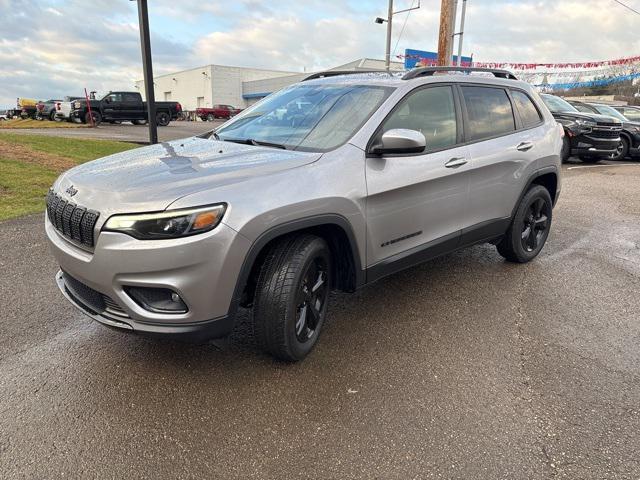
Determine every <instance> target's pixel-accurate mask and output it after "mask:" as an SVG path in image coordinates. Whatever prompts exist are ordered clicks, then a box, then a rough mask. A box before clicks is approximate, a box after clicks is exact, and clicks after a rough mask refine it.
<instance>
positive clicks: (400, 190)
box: [366, 85, 469, 276]
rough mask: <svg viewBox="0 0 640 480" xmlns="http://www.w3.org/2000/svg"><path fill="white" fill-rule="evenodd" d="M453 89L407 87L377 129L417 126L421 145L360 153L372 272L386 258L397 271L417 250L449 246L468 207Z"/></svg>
mask: <svg viewBox="0 0 640 480" xmlns="http://www.w3.org/2000/svg"><path fill="white" fill-rule="evenodd" d="M453 88H454V87H453V86H452V85H434V86H428V87H423V88H420V89H417V90H415V91H413V92H412V93H410V94H409V95H408V96H407V97H405V99H404V100H402V101H401V102H400V103H399V104H398V106H397V107H396V109H395V110H394V111H393V112H392V113H391V115H390V116H389V117H388V118H387V119H386V120H385V122H384V124H383V126H382V128H381V129H380V132H379V133H378V134H377V135H378V136H381V135H382V133H384V132H385V131H388V130H391V129H398V128H404V129H410V130H417V131H420V132H422V133H423V134H424V136H425V138H426V140H427V149H426V150H425V152H423V153H421V154H411V155H384V156H382V157H369V158H367V161H366V178H367V188H368V197H367V223H368V246H367V265H368V266H369V267H371V266H374V269H373V270H372V271H374V272H378V271H379V270H380V271H384V273H391V272H390V271H389V268H391V270H393V268H394V267H392V266H391V265H392V264H393V265H398V266H399V268H397V269H400V268H402V264H403V262H409V263H410V262H411V260H410V258H411V257H415V255H417V256H420V255H423V254H424V251H425V250H433V251H437V250H438V249H442V248H444V249H449V248H451V247H455V246H456V245H457V242H458V241H459V237H460V232H461V230H462V229H463V228H464V226H465V224H464V219H465V211H466V210H467V208H468V194H469V165H468V152H467V148H466V147H465V146H462V145H461V144H460V143H461V138H462V136H461V125H460V118H461V110H460V108H459V103H458V102H456V99H455V96H454V89H453ZM414 254H415V255H414ZM415 258H418V257H415ZM374 276H377V275H375V274H374Z"/></svg>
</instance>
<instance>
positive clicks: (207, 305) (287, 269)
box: [45, 68, 562, 361]
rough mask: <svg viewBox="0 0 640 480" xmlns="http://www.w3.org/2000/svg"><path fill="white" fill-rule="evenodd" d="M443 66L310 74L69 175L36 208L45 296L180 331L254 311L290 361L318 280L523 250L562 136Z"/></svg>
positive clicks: (306, 329) (126, 326)
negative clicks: (178, 133) (485, 247)
mask: <svg viewBox="0 0 640 480" xmlns="http://www.w3.org/2000/svg"><path fill="white" fill-rule="evenodd" d="M447 70H451V71H452V72H445V71H444V70H443V69H439V68H423V69H417V70H413V71H411V72H409V73H407V74H406V75H404V77H400V76H394V75H390V74H387V73H380V72H378V73H372V72H369V73H358V74H354V73H353V72H352V73H349V72H328V73H323V74H316V75H312V76H311V77H309V78H308V79H306V80H305V81H303V82H301V83H299V84H297V85H294V86H292V87H289V88H286V89H284V90H282V91H280V92H278V93H275V94H273V95H271V96H269V97H267V98H266V99H264V100H263V101H262V102H260V103H258V104H256V105H254V106H253V107H251V108H249V109H248V110H245V111H244V112H242V113H241V114H240V115H238V116H237V117H235V118H233V119H232V120H230V121H228V122H227V123H225V124H224V125H222V126H221V127H219V128H218V129H217V130H216V131H215V132H211V133H209V134H206V135H203V136H200V137H194V138H188V139H184V140H178V141H173V142H166V143H161V144H159V145H152V146H148V147H144V148H140V149H137V150H132V151H129V152H124V153H119V154H116V155H111V156H109V157H105V158H102V159H99V160H96V161H94V162H90V163H87V164H84V165H81V166H78V167H75V168H73V169H71V170H69V171H68V172H66V173H64V174H62V175H61V176H60V178H58V180H57V181H56V182H55V184H54V185H53V188H52V189H51V191H50V192H49V194H48V197H47V215H46V219H45V225H46V233H47V236H48V238H49V241H50V244H51V247H52V250H53V254H54V255H55V257H56V259H57V261H58V263H59V264H60V272H59V273H58V275H57V278H56V280H57V283H58V285H59V287H60V290H61V291H62V293H63V294H64V295H65V296H66V297H67V298H68V299H69V301H71V302H72V303H73V304H74V305H76V306H77V307H78V308H80V309H81V310H82V311H83V312H84V313H86V314H87V315H89V316H90V317H92V318H93V319H95V320H97V321H98V322H100V323H102V324H104V325H107V326H110V327H114V328H117V329H121V330H129V331H133V332H138V333H145V334H157V335H177V336H180V337H188V338H195V339H206V338H213V337H220V336H224V335H226V334H228V333H229V332H230V331H231V330H232V328H233V325H234V317H235V314H236V312H237V310H238V308H239V307H241V306H242V307H252V308H253V315H252V317H253V322H254V332H255V337H256V341H257V342H258V344H259V345H260V346H261V347H262V348H263V349H264V350H265V351H267V352H269V353H271V354H272V355H274V356H276V357H278V358H280V359H284V360H289V361H296V360H300V359H302V358H304V357H305V356H306V355H307V354H308V353H309V352H310V351H311V349H312V348H313V346H314V345H315V343H316V342H317V340H318V337H319V335H320V331H321V329H322V326H323V324H324V322H325V318H326V315H327V304H328V299H329V293H330V291H331V290H340V291H347V292H351V291H354V290H356V289H358V288H360V287H362V286H364V285H366V284H369V283H372V282H375V281H376V280H378V279H380V278H381V277H384V276H386V275H389V274H392V273H394V272H398V271H400V270H403V269H405V268H408V267H410V266H412V265H415V264H417V263H420V262H424V261H426V260H429V259H432V258H434V257H436V256H439V255H443V254H446V253H448V252H452V251H454V250H457V249H460V248H463V247H467V246H470V245H474V244H478V243H483V242H492V243H494V244H495V245H497V249H498V252H499V253H500V254H501V255H502V256H503V257H505V258H506V259H507V260H509V261H512V262H521V263H523V262H528V261H530V260H532V259H533V258H535V257H536V256H537V255H538V253H540V250H541V249H542V247H543V245H544V244H545V241H546V239H547V236H548V235H549V229H550V227H551V217H552V209H553V206H554V204H555V202H556V201H557V199H558V195H559V193H560V150H561V146H562V138H561V136H562V131H561V129H560V128H559V126H558V125H557V124H556V122H555V120H554V119H553V117H552V116H551V114H550V112H549V111H548V110H547V108H546V107H545V106H544V104H543V103H542V101H541V100H540V98H539V97H538V95H537V94H536V93H535V92H534V91H533V90H532V89H531V87H530V86H529V85H527V84H526V83H523V82H519V81H517V80H516V79H515V77H513V76H512V75H511V74H509V73H507V72H504V71H484V72H483V73H482V74H477V73H476V70H477V69H464V68H463V69H455V68H454V69H447ZM454 71H455V72H454Z"/></svg>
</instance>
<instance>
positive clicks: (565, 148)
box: [560, 135, 571, 163]
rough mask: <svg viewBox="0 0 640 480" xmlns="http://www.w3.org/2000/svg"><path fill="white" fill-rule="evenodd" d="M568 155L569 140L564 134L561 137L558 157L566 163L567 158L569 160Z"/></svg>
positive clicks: (569, 150) (569, 152) (569, 153)
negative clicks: (560, 148) (560, 149)
mask: <svg viewBox="0 0 640 480" xmlns="http://www.w3.org/2000/svg"><path fill="white" fill-rule="evenodd" d="M569 157H571V140H569V137H568V136H567V135H565V136H564V137H563V138H562V151H561V152H560V159H561V160H562V163H566V162H567V160H569Z"/></svg>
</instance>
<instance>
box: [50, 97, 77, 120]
mask: <svg viewBox="0 0 640 480" xmlns="http://www.w3.org/2000/svg"><path fill="white" fill-rule="evenodd" d="M83 99H84V97H64V101H63V102H57V103H56V114H55V119H56V121H58V122H60V121H62V120H66V121H67V122H69V121H71V117H70V116H71V110H72V107H71V104H72V103H73V102H74V101H76V100H83Z"/></svg>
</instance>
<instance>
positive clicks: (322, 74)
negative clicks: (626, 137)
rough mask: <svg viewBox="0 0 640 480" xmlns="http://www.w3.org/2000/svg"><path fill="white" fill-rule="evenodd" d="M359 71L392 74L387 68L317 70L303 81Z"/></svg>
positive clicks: (352, 73)
mask: <svg viewBox="0 0 640 480" xmlns="http://www.w3.org/2000/svg"><path fill="white" fill-rule="evenodd" d="M359 73H386V74H388V75H390V72H387V71H386V70H329V71H326V72H316V73H312V74H311V75H309V76H308V77H305V78H304V80H302V81H303V82H306V81H309V80H315V79H317V78H329V77H339V76H341V75H357V74H359Z"/></svg>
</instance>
